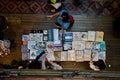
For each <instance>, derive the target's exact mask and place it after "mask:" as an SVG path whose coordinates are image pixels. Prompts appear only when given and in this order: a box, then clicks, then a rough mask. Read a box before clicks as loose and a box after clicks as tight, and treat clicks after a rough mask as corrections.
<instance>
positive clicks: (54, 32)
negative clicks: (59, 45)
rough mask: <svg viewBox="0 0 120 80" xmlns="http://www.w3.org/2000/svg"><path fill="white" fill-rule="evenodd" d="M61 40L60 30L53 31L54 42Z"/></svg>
mask: <svg viewBox="0 0 120 80" xmlns="http://www.w3.org/2000/svg"><path fill="white" fill-rule="evenodd" d="M58 40H59V29H53V41H58Z"/></svg>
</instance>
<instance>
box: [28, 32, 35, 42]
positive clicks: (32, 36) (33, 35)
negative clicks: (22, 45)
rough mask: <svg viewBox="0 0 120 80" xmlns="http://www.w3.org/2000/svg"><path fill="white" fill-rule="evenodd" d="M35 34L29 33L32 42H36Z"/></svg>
mask: <svg viewBox="0 0 120 80" xmlns="http://www.w3.org/2000/svg"><path fill="white" fill-rule="evenodd" d="M35 39H36V38H35V34H34V33H29V40H30V41H35Z"/></svg>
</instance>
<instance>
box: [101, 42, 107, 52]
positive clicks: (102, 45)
mask: <svg viewBox="0 0 120 80" xmlns="http://www.w3.org/2000/svg"><path fill="white" fill-rule="evenodd" d="M100 50H101V51H105V50H106V43H105V41H103V42H101V43H100Z"/></svg>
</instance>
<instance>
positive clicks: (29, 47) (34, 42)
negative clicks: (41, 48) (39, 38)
mask: <svg viewBox="0 0 120 80" xmlns="http://www.w3.org/2000/svg"><path fill="white" fill-rule="evenodd" d="M35 45H36V41H30V40H29V41H28V49H34V48H35Z"/></svg>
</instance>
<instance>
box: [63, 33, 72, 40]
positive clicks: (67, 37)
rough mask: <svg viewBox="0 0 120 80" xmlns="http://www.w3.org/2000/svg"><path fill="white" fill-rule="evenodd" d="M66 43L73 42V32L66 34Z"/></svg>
mask: <svg viewBox="0 0 120 80" xmlns="http://www.w3.org/2000/svg"><path fill="white" fill-rule="evenodd" d="M64 35H65V38H64V39H65V40H64V41H65V42H72V41H73V33H72V32H65V34H64Z"/></svg>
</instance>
